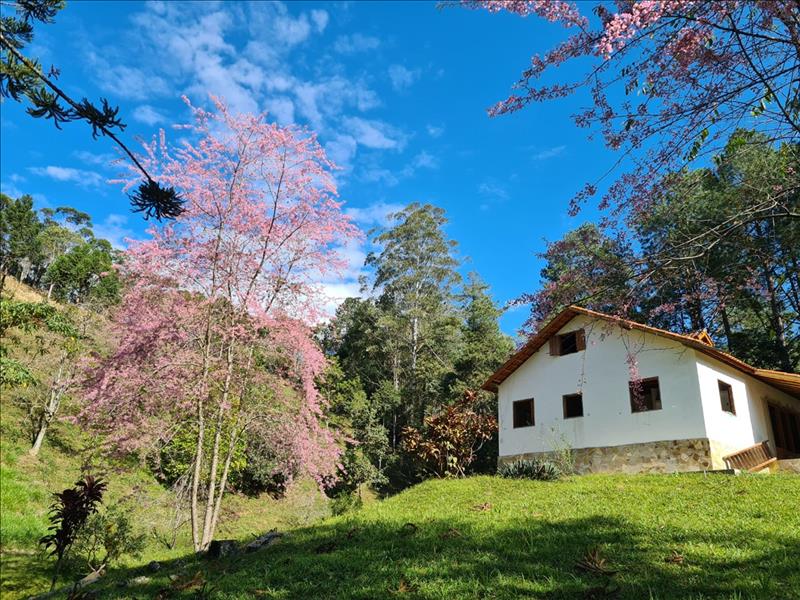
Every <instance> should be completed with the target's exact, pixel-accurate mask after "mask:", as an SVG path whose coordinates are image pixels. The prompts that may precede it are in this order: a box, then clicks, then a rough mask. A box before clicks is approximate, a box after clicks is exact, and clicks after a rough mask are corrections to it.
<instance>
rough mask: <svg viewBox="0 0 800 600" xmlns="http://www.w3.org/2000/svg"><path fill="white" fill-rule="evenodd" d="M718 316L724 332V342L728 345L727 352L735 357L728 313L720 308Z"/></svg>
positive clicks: (723, 308)
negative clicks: (720, 318)
mask: <svg viewBox="0 0 800 600" xmlns="http://www.w3.org/2000/svg"><path fill="white" fill-rule="evenodd" d="M719 313H720V316H721V317H722V330H723V331H724V332H725V341H726V342H727V344H728V352H730V353H731V354H733V355H736V352H735V350H734V347H733V331H731V322H730V319H729V318H728V311H727V309H726V308H725V307H724V306H722V307H720V311H719Z"/></svg>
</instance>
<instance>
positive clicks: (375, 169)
mask: <svg viewBox="0 0 800 600" xmlns="http://www.w3.org/2000/svg"><path fill="white" fill-rule="evenodd" d="M438 168H439V159H437V158H436V157H435V156H433V155H432V154H429V153H428V152H426V151H425V150H422V151H421V152H419V153H418V154H416V155H415V156H414V157H413V158H412V159H411V160H410V161H409V162H408V163H407V164H406V165H405V166H403V168H401V169H399V170H397V171H390V170H389V169H386V168H383V167H380V166H378V165H372V166H368V167H366V168H364V169H363V170H362V171H361V173H360V176H359V178H360V179H361V180H362V181H366V182H369V183H382V184H384V185H387V186H395V185H397V184H398V183H400V181H401V180H403V179H408V178H409V177H413V176H414V175H415V174H416V173H417V171H418V170H420V169H438Z"/></svg>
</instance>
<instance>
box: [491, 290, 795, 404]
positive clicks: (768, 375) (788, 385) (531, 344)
mask: <svg viewBox="0 0 800 600" xmlns="http://www.w3.org/2000/svg"><path fill="white" fill-rule="evenodd" d="M578 315H585V316H588V317H592V318H596V319H602V320H604V321H607V322H610V323H615V324H616V325H619V326H620V327H622V328H623V329H636V330H638V331H644V332H645V333H652V334H653V335H657V336H660V337H663V338H667V339H671V340H675V341H676V342H680V343H681V344H683V345H685V346H688V347H689V348H694V349H695V350H698V351H700V352H702V353H703V354H706V355H708V356H710V357H711V358H714V359H716V360H718V361H720V362H723V363H725V364H727V365H729V366H731V367H733V368H735V369H738V370H739V371H742V372H743V373H746V374H748V375H751V376H752V377H755V378H756V379H759V380H761V381H763V382H764V383H766V384H768V385H771V386H773V387H775V388H778V389H779V390H782V391H784V392H786V393H787V394H789V395H791V396H794V397H796V398H800V375H798V374H795V373H784V372H782V371H771V370H768V369H757V368H755V367H753V366H750V365H748V364H747V363H746V362H744V361H742V360H739V359H738V358H736V357H735V356H733V355H731V354H728V353H727V352H723V351H722V350H717V349H716V348H714V346H713V342H711V338H710V336H709V335H708V333H706V332H699V333H696V334H692V335H684V334H680V333H673V332H672V331H667V330H666V329H659V328H658V327H651V326H649V325H643V324H642V323H637V322H635V321H630V320H628V319H623V318H621V317H615V316H613V315H608V314H605V313H601V312H597V311H594V310H589V309H588V308H583V307H580V306H574V305H573V306H568V307H567V308H565V309H564V310H562V311H561V312H560V313H558V314H557V315H556V316H555V317H553V318H552V319H550V321H548V322H547V324H546V325H544V327H542V328H541V329H540V330H539V331H538V332H537V333H536V334H535V335H533V336H531V338H530V339H529V340H528V341H527V342H526V343H525V344H523V345H522V346H521V347H520V348H519V350H517V351H516V352H515V353H514V354H512V355H511V357H510V358H509V359H508V360H507V361H506V362H505V363H503V365H502V366H501V367H500V368H499V369H497V371H495V372H494V373H493V374H492V376H491V377H489V379H487V380H486V383H484V384H483V386H482V388H483V389H484V390H488V391H491V392H496V391H497V387H498V386H499V385H500V384H501V383H502V382H503V381H505V380H506V378H507V377H508V376H509V375H511V374H512V373H513V372H514V371H516V370H517V369H518V368H519V367H520V366H521V365H522V364H523V363H524V362H525V361H526V360H528V359H529V358H530V357H531V356H533V355H534V354H535V353H536V351H537V350H539V348H541V347H542V346H544V344H545V343H547V341H548V340H549V339H550V338H551V337H552V336H553V335H555V334H556V333H558V331H559V330H560V329H561V328H562V327H564V325H566V324H567V323H569V322H570V321H571V320H572V319H574V318H575V317H576V316H578ZM703 334H705V335H703ZM710 342H711V343H710Z"/></svg>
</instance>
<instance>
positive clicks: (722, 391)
mask: <svg viewBox="0 0 800 600" xmlns="http://www.w3.org/2000/svg"><path fill="white" fill-rule="evenodd" d="M717 385H718V386H719V401H720V404H722V410H724V411H725V412H729V413H731V414H732V415H735V414H736V407H735V406H734V405H733V388H732V387H731V385H730V384H729V383H725V382H724V381H719V380H718V381H717Z"/></svg>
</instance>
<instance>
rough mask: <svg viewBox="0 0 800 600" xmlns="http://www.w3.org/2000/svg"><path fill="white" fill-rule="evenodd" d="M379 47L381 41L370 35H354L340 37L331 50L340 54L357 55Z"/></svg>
mask: <svg viewBox="0 0 800 600" xmlns="http://www.w3.org/2000/svg"><path fill="white" fill-rule="evenodd" d="M380 45H381V41H380V40H379V39H378V38H376V37H372V36H370V35H364V34H361V33H354V34H352V35H340V36H339V37H337V38H336V41H335V42H334V43H333V49H334V50H335V51H336V52H338V53H340V54H357V53H358V52H366V51H368V50H375V49H376V48H377V47H378V46H380Z"/></svg>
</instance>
